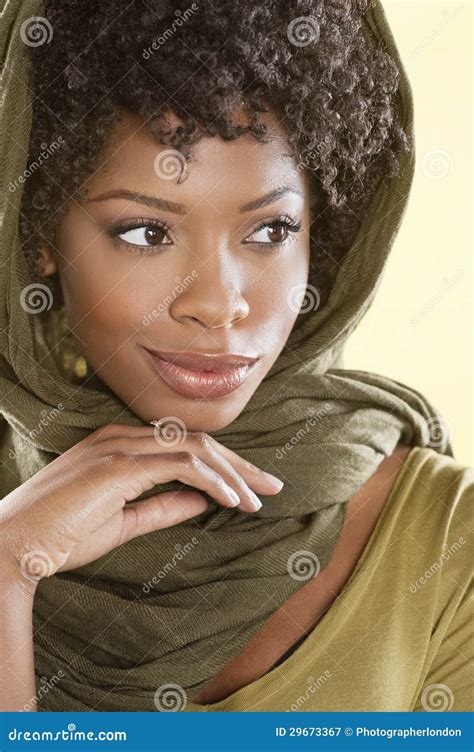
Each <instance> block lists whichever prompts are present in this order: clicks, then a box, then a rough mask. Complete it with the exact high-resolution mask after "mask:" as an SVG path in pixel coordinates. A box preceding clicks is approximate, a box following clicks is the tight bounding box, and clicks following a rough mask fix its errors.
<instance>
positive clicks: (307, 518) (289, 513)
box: [0, 0, 452, 711]
mask: <svg viewBox="0 0 474 752" xmlns="http://www.w3.org/2000/svg"><path fill="white" fill-rule="evenodd" d="M2 5H3V15H2V24H1V31H0V46H1V51H2V105H3V109H2V114H1V129H0V131H1V132H0V158H1V164H2V173H1V177H0V181H1V194H2V205H3V206H2V209H3V226H2V230H1V248H0V299H1V309H0V316H1V318H0V411H1V416H2V417H0V459H1V462H2V466H1V469H2V473H1V480H0V496H1V497H3V496H5V495H6V494H7V493H9V492H10V491H11V490H13V489H14V488H15V487H17V486H18V485H19V484H20V483H23V482H24V481H26V480H27V479H28V478H29V477H31V476H32V475H33V474H34V473H36V472H37V471H38V470H39V469H40V468H41V467H43V466H44V465H45V464H46V463H48V462H49V461H51V460H52V459H53V458H54V457H55V456H56V455H57V454H59V453H62V452H64V451H66V450H67V449H68V448H69V447H71V446H72V445H74V444H76V443H77V442H78V441H80V440H81V439H82V438H84V437H85V436H86V435H87V434H88V433H90V432H91V431H92V430H94V429H96V428H98V427H99V426H101V425H103V424H104V423H109V422H113V421H118V422H120V423H127V424H130V425H140V424H141V423H142V421H141V420H140V419H139V418H138V417H137V416H136V415H134V414H133V413H132V412H131V411H130V410H129V408H128V407H127V406H126V405H124V404H123V403H122V402H121V401H120V400H119V399H118V397H116V395H114V394H112V393H110V394H108V393H106V392H104V391H100V390H96V389H91V388H87V389H86V388H79V389H78V388H77V386H74V385H73V384H72V383H71V382H70V381H69V380H68V379H67V378H65V376H64V374H63V373H61V372H60V370H59V369H58V367H57V364H56V361H55V359H54V358H53V356H52V353H51V352H50V351H49V349H48V345H47V338H45V332H44V322H43V319H42V317H41V316H39V315H35V314H31V313H27V312H26V310H25V307H24V306H22V298H21V294H22V291H23V290H24V289H25V288H26V286H27V285H29V284H30V283H31V279H30V278H29V276H28V271H27V266H26V262H25V259H24V257H23V255H22V250H21V248H20V244H19V238H18V229H17V223H18V212H19V208H20V201H21V181H18V177H19V176H21V175H23V173H24V171H25V169H26V167H27V165H28V153H27V149H28V137H29V130H30V127H31V110H30V102H29V99H28V92H27V86H26V74H27V70H28V64H27V56H26V52H25V46H24V44H23V42H22V41H21V38H20V29H21V25H22V22H23V21H24V20H25V19H27V18H29V17H31V16H34V15H40V8H41V5H40V4H39V3H38V2H35V1H34V0H30V1H28V2H24V1H23V2H22V0H7V2H6V3H2ZM365 21H366V23H367V24H369V26H370V29H371V31H372V32H373V33H375V34H376V35H377V37H378V38H379V39H382V40H383V41H384V42H385V44H386V46H387V49H388V51H389V52H390V53H391V55H392V56H393V58H394V59H395V61H396V63H397V65H398V67H399V69H400V73H401V84H400V90H399V94H398V107H399V116H400V121H401V123H402V125H403V126H404V128H405V129H406V130H407V131H408V132H409V133H412V126H413V122H412V121H413V110H412V99H411V91H410V86H409V83H408V81H407V79H406V77H405V73H404V70H403V67H402V65H401V62H400V60H399V56H398V52H397V49H396V47H395V44H394V41H393V38H392V35H391V32H390V30H389V28H388V25H387V21H386V18H385V15H384V13H383V10H382V8H381V5H380V3H379V2H376V4H375V5H374V6H373V7H372V8H371V9H370V10H369V11H368V12H367V14H366V16H365ZM413 169H414V159H413V155H411V156H402V157H401V169H400V175H399V176H398V177H396V178H391V179H389V180H384V181H382V182H381V184H380V186H379V188H378V191H377V193H376V194H375V196H374V199H373V201H372V202H371V204H370V206H369V209H368V211H367V214H366V216H365V219H364V222H363V224H362V227H361V228H360V231H359V233H358V235H357V237H356V239H355V241H354V243H353V245H352V247H351V249H350V250H349V251H348V254H347V256H346V258H345V261H344V263H343V266H342V268H341V269H340V271H339V273H338V276H337V279H336V281H335V284H334V287H333V289H332V291H331V296H330V299H329V302H328V303H327V304H326V305H325V306H323V307H322V308H319V309H317V310H316V311H314V313H313V314H312V315H310V316H305V317H303V318H301V317H300V319H299V325H297V326H295V328H294V330H293V332H292V333H291V335H290V338H289V340H288V343H287V345H288V346H287V347H285V348H284V350H283V352H282V353H281V355H280V357H279V358H278V360H277V362H276V363H275V364H274V366H273V368H272V369H271V371H270V373H269V374H268V375H267V377H266V378H265V379H264V381H263V382H262V383H261V385H260V386H259V387H258V389H257V391H256V392H255V394H254V395H253V397H252V398H251V400H250V402H249V403H248V404H247V406H246V408H245V409H244V411H243V413H242V414H241V415H240V416H239V417H238V418H237V419H236V420H235V421H234V422H233V423H232V424H231V425H230V426H228V427H226V428H224V429H221V430H219V431H216V432H214V433H213V436H215V437H216V438H217V439H218V440H219V441H220V442H221V443H222V444H224V445H225V446H228V447H230V448H232V449H234V450H235V451H237V452H238V453H239V454H241V455H242V456H243V457H245V458H247V459H249V460H251V461H252V462H253V463H255V464H256V465H258V466H259V467H261V468H263V469H266V470H268V471H270V472H274V473H275V474H276V475H277V476H278V477H280V478H282V479H283V480H284V481H285V486H284V489H283V491H282V492H281V493H280V494H278V496H276V497H265V498H264V497H262V500H263V507H262V509H261V510H260V512H258V513H257V514H252V515H249V514H244V513H241V512H239V511H235V510H223V509H222V508H221V507H219V506H218V505H217V504H215V503H214V504H211V505H210V507H209V510H208V511H206V512H203V513H202V514H201V515H199V516H198V517H196V518H194V519H192V520H189V521H187V522H185V523H182V524H180V525H178V526H175V527H172V528H168V529H165V530H160V531H157V532H155V533H151V534H148V535H145V536H142V537H141V538H138V539H135V540H132V541H131V542H129V543H127V544H125V545H124V546H122V547H120V548H119V549H116V550H115V551H113V552H111V553H110V554H109V555H107V556H105V557H103V558H102V559H100V560H98V561H96V562H93V563H92V564H90V565H88V566H85V567H82V568H81V569H77V570H74V571H71V572H66V573H62V574H60V575H56V576H53V577H50V578H48V579H44V580H42V581H41V582H40V584H39V586H38V589H37V594H36V598H35V613H34V616H35V619H34V627H35V658H36V671H37V677H38V692H39V694H40V697H41V698H42V699H41V700H40V703H39V707H40V709H42V710H89V709H95V710H102V711H105V710H150V711H154V710H156V709H160V708H163V709H166V708H167V706H168V707H169V706H170V705H171V706H173V703H174V707H178V708H182V707H185V703H186V701H191V702H192V700H193V699H194V698H195V697H196V696H197V692H198V691H199V689H200V688H201V687H202V686H203V685H204V684H205V683H206V682H207V681H209V680H210V678H211V677H212V676H213V675H214V674H215V673H216V672H218V671H219V670H220V669H221V668H222V667H223V666H224V665H225V664H226V663H227V662H228V661H229V660H230V659H231V658H232V657H233V656H235V655H236V654H237V653H238V652H240V650H241V649H242V648H243V646H245V645H246V644H247V643H248V642H249V640H250V639H251V637H252V636H253V635H255V633H256V632H257V631H258V630H259V629H260V628H261V627H262V625H263V624H264V622H265V621H266V620H268V618H269V617H270V616H271V614H272V613H273V612H274V611H275V610H276V609H277V608H278V607H279V606H280V605H281V604H282V603H283V602H284V601H285V600H287V599H288V598H289V597H290V596H291V595H292V594H293V593H295V592H296V591H297V590H298V589H299V588H300V587H301V586H302V585H304V584H305V582H306V581H307V579H308V576H313V575H314V574H316V573H317V571H318V569H319V568H324V567H325V566H326V564H327V562H328V561H329V559H330V557H331V553H332V551H333V549H334V546H335V543H336V541H337V538H338V535H339V533H340V530H341V526H342V523H343V519H344V514H345V509H346V504H347V502H348V500H349V499H350V498H351V497H352V496H353V495H354V493H355V492H356V491H357V490H358V489H359V488H360V487H361V486H362V485H363V483H364V482H365V481H366V480H367V479H368V478H369V477H370V476H371V475H372V474H373V473H374V472H375V470H376V469H377V466H378V465H379V463H380V462H381V461H382V460H383V459H384V457H385V456H387V455H390V454H391V453H392V451H393V449H394V448H395V446H396V445H397V443H398V442H399V441H403V442H404V443H406V444H409V445H413V446H426V445H427V444H429V443H430V432H429V430H428V431H427V426H430V424H431V421H433V420H435V419H436V418H435V416H436V413H435V411H434V410H433V408H432V407H431V406H430V404H429V403H428V402H427V401H426V400H425V399H424V398H423V396H422V395H420V394H418V393H417V392H415V391H414V390H412V389H410V388H408V387H406V386H404V385H402V384H400V383H398V382H395V381H392V380H390V379H388V378H386V377H383V376H377V375H374V374H371V373H366V372H363V371H351V370H344V369H342V368H339V367H336V366H340V364H341V361H340V357H341V353H342V348H343V344H344V342H345V340H346V338H347V337H348V336H349V335H350V333H351V332H352V331H353V330H354V328H355V327H356V325H357V324H358V322H359V321H360V319H361V318H362V316H363V314H364V313H365V311H366V310H367V309H368V307H369V306H370V304H371V302H372V300H373V297H374V294H375V291H376V289H377V287H378V284H379V281H380V278H381V275H382V272H383V269H384V265H385V263H386V260H387V257H388V254H389V251H390V248H391V245H392V243H393V240H394V238H395V236H396V233H397V230H398V227H399V225H400V222H401V219H402V217H403V214H404V210H405V207H406V204H407V199H408V195H409V190H410V185H411V181H412V177H413ZM15 180H17V183H16V184H17V185H18V187H17V188H16V189H15V190H14V191H12V190H11V183H13V184H14V185H15ZM9 186H10V187H9ZM284 304H285V303H284V302H282V305H284ZM395 346H396V345H395ZM435 448H436V449H437V451H439V452H442V453H447V454H450V455H452V451H451V447H450V445H449V443H448V441H447V440H439V441H436V442H435ZM178 487H180V484H178V483H171V484H166V486H157V487H155V488H154V489H151V490H150V491H149V492H148V493H147V494H144V495H142V496H141V497H140V498H145V496H149V495H151V494H152V493H156V492H157V491H158V490H160V489H165V488H166V489H169V488H178ZM46 686H47V687H48V689H47V691H45V688H46ZM170 698H171V699H170Z"/></svg>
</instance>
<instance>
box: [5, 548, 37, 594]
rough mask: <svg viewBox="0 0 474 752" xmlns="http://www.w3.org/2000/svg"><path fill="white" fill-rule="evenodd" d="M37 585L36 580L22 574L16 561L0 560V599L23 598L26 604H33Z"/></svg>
mask: <svg viewBox="0 0 474 752" xmlns="http://www.w3.org/2000/svg"><path fill="white" fill-rule="evenodd" d="M37 585H38V580H37V579H35V578H33V577H28V576H26V575H25V574H23V572H22V571H21V568H20V566H19V564H18V562H17V561H15V560H13V559H4V558H2V559H1V561H0V592H1V594H2V597H5V596H13V597H16V598H24V599H25V600H26V601H27V602H28V601H31V603H33V599H34V596H35V592H36V587H37Z"/></svg>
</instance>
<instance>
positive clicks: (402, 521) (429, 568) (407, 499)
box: [389, 447, 474, 607]
mask: <svg viewBox="0 0 474 752" xmlns="http://www.w3.org/2000/svg"><path fill="white" fill-rule="evenodd" d="M473 501H474V468H470V467H466V466H465V465H462V464H461V463H459V462H457V460H455V459H454V458H452V457H449V456H446V455H441V454H439V453H438V452H436V451H435V450H433V449H429V448H418V447H417V448H414V449H412V450H411V451H410V453H409V454H408V455H407V456H406V458H405V459H404V461H403V465H402V467H401V469H400V471H399V473H398V476H397V479H396V481H395V484H394V487H393V489H392V495H391V498H390V500H389V504H390V505H391V506H392V510H391V515H390V516H391V518H393V530H392V532H393V534H394V536H395V537H397V539H398V540H399V541H400V543H401V545H399V546H398V549H399V554H400V557H401V560H400V561H399V563H398V566H399V567H400V565H402V564H403V566H404V567H405V568H406V570H407V572H408V571H409V572H410V592H412V593H414V592H419V591H420V589H424V586H425V585H427V584H428V582H430V587H429V588H427V590H429V591H430V593H431V597H432V598H433V597H435V596H436V599H437V600H438V603H439V605H440V607H441V606H442V603H443V602H444V603H446V602H447V601H449V600H450V599H451V598H453V599H454V600H457V599H459V598H460V597H462V595H463V594H464V593H465V592H466V590H467V588H468V586H469V581H470V578H471V572H472V557H471V551H472V548H471V546H472V541H471V536H472V509H473Z"/></svg>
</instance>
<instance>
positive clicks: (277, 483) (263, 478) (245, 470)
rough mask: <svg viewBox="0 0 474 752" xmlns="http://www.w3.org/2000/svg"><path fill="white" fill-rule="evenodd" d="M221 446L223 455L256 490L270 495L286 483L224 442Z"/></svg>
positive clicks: (277, 491) (278, 490)
mask: <svg viewBox="0 0 474 752" xmlns="http://www.w3.org/2000/svg"><path fill="white" fill-rule="evenodd" d="M219 446H220V447H221V452H222V454H223V456H224V457H225V458H226V459H228V460H229V462H231V463H232V464H233V466H234V467H235V469H236V470H237V472H238V473H240V475H241V476H242V477H243V478H245V480H246V482H247V483H248V485H249V486H251V487H252V488H253V489H255V490H256V491H257V490H258V491H259V493H261V494H265V495H269V496H270V495H272V494H276V493H279V492H280V491H281V489H282V488H283V486H284V485H285V484H284V483H283V481H282V480H280V478H277V477H276V475H272V473H267V472H266V471H265V470H262V469H261V468H260V467H257V465H254V464H253V463H252V462H249V461H248V460H246V459H244V458H243V457H241V456H240V455H239V454H237V453H236V452H234V451H233V450H232V449H229V448H228V447H225V446H223V445H222V444H219Z"/></svg>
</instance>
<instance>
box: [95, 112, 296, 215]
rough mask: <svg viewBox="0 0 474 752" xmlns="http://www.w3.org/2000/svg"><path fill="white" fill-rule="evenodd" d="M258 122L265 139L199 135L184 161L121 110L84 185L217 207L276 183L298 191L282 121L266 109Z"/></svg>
mask: <svg viewBox="0 0 474 752" xmlns="http://www.w3.org/2000/svg"><path fill="white" fill-rule="evenodd" d="M242 118H243V116H242V115H240V114H238V115H237V117H235V118H234V122H243V120H242ZM168 119H169V122H170V124H171V125H172V126H173V127H174V125H176V124H179V121H178V118H177V117H176V116H175V115H170V116H169V118H168ZM261 121H262V122H263V123H265V125H266V126H267V128H268V139H267V142H266V143H261V142H259V141H256V139H255V138H254V137H253V136H251V135H249V134H244V135H242V136H239V137H237V138H236V139H234V140H231V141H225V140H224V139H222V138H221V137H220V136H214V137H204V138H202V139H201V140H200V141H198V142H197V143H196V144H194V145H193V146H192V157H191V160H190V161H188V162H185V160H184V158H183V157H182V155H181V154H180V152H179V151H178V150H176V149H174V148H173V147H172V146H170V145H164V144H159V143H157V141H156V139H155V138H154V137H153V136H152V135H151V134H150V132H149V130H148V127H147V125H146V123H145V121H143V120H142V119H141V118H139V117H137V116H135V115H131V114H129V113H124V114H123V117H122V120H121V121H120V123H119V124H118V125H117V126H116V127H115V128H114V130H113V131H112V132H111V134H110V136H109V139H108V141H107V144H106V146H105V148H104V150H103V152H102V155H101V157H100V159H99V164H98V168H97V170H96V171H95V173H94V174H93V175H92V176H91V177H90V178H89V179H88V180H87V181H86V189H87V191H88V193H89V195H93V194H94V193H95V192H98V191H102V190H108V189H112V188H124V189H126V190H131V191H137V192H142V193H145V192H149V193H151V195H164V194H166V197H167V198H168V199H169V200H171V201H172V200H174V199H175V200H176V201H180V202H182V203H184V202H186V199H188V200H191V199H192V202H193V204H195V203H196V200H198V201H199V200H203V201H209V202H212V203H213V204H216V203H218V204H219V205H221V206H222V204H225V203H227V202H228V203H229V204H232V205H235V204H236V203H243V202H245V201H246V200H247V201H248V200H249V199H250V198H252V197H253V196H255V197H257V196H258V195H260V194H263V193H265V192H267V191H270V190H273V189H275V188H279V187H281V186H292V187H294V188H297V189H299V190H300V191H301V192H303V193H304V192H305V190H306V187H307V179H306V176H305V171H304V170H302V169H301V168H298V164H297V161H296V159H295V157H294V156H293V155H292V153H291V147H290V145H289V144H288V141H287V138H286V133H285V130H284V128H283V126H282V125H281V124H280V123H279V121H278V119H277V117H276V116H275V115H274V114H273V113H271V112H266V113H262V115H261ZM183 170H184V172H183ZM183 178H184V179H183ZM178 181H179V182H178Z"/></svg>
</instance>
